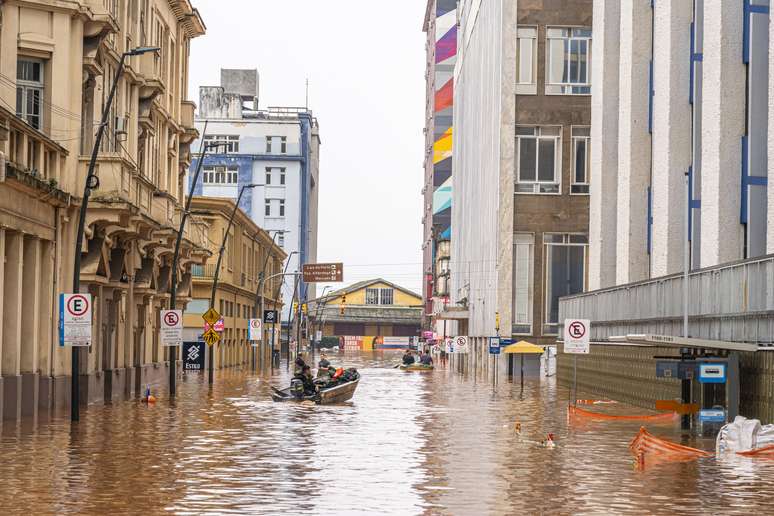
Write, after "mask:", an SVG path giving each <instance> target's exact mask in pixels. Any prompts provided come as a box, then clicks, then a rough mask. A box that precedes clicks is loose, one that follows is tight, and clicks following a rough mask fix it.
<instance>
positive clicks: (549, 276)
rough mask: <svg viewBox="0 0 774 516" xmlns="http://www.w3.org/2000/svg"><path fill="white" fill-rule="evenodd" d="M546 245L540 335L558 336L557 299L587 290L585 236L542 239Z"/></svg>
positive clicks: (571, 235) (554, 235)
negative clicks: (543, 316)
mask: <svg viewBox="0 0 774 516" xmlns="http://www.w3.org/2000/svg"><path fill="white" fill-rule="evenodd" d="M543 244H544V245H545V293H546V295H545V310H546V311H545V322H544V326H543V334H544V335H551V334H555V333H556V332H557V324H558V322H559V298H560V297H563V296H569V295H572V294H577V293H579V292H583V290H584V288H585V286H586V248H587V247H588V237H587V236H586V235H574V234H553V233H546V234H545V235H543Z"/></svg>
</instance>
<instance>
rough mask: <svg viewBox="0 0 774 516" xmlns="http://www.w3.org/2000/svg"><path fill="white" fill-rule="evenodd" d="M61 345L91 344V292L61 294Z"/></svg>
mask: <svg viewBox="0 0 774 516" xmlns="http://www.w3.org/2000/svg"><path fill="white" fill-rule="evenodd" d="M59 345H60V346H91V294H60V295H59Z"/></svg>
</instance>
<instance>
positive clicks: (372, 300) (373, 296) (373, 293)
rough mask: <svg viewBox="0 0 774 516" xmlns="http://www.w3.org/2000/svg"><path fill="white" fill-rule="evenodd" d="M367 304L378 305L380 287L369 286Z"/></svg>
mask: <svg viewBox="0 0 774 516" xmlns="http://www.w3.org/2000/svg"><path fill="white" fill-rule="evenodd" d="M366 304H367V305H378V304H379V289H378V288H367V289H366Z"/></svg>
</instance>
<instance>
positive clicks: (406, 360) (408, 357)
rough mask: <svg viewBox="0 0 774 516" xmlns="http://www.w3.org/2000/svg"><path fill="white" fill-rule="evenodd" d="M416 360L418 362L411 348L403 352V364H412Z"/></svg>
mask: <svg viewBox="0 0 774 516" xmlns="http://www.w3.org/2000/svg"><path fill="white" fill-rule="evenodd" d="M414 362H416V360H414V354H413V353H412V352H411V350H410V349H407V350H406V352H405V353H404V354H403V365H406V366H410V365H412V364H414Z"/></svg>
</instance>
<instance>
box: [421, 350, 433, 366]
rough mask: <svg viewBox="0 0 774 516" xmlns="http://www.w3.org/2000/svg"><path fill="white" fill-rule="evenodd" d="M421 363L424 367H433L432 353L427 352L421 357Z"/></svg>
mask: <svg viewBox="0 0 774 516" xmlns="http://www.w3.org/2000/svg"><path fill="white" fill-rule="evenodd" d="M419 363H420V364H422V365H424V366H431V365H433V357H431V356H430V353H428V352H425V353H423V354H422V356H421V357H420V359H419Z"/></svg>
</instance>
